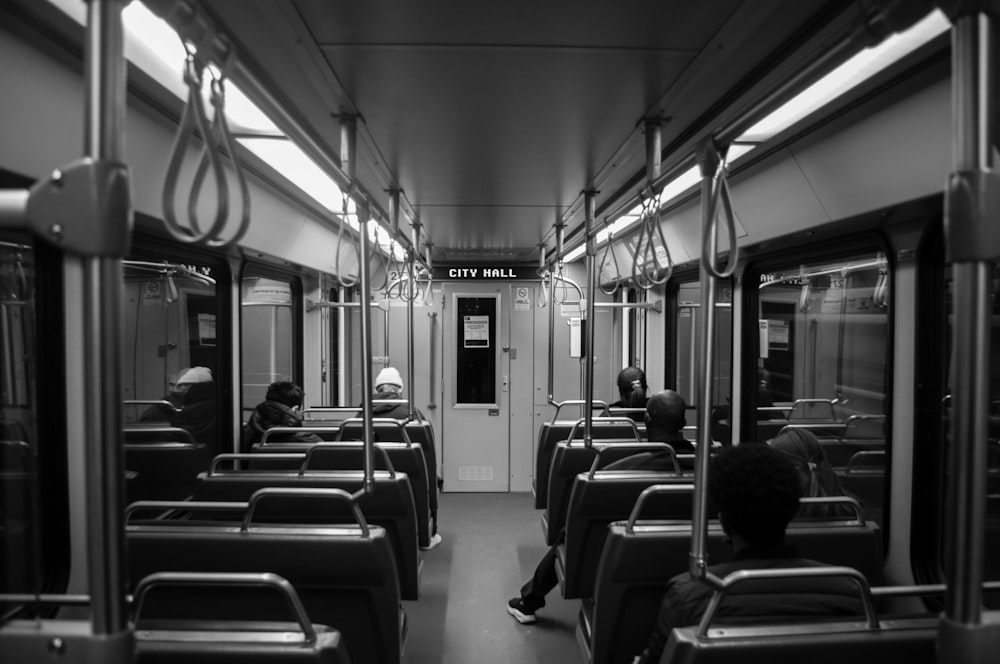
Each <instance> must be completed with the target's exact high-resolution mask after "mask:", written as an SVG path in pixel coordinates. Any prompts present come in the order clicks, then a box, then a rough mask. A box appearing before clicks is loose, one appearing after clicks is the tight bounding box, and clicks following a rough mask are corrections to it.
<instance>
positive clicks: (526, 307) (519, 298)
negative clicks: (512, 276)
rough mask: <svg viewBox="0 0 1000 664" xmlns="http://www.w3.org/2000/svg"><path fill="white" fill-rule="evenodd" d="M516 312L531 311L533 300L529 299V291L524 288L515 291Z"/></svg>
mask: <svg viewBox="0 0 1000 664" xmlns="http://www.w3.org/2000/svg"><path fill="white" fill-rule="evenodd" d="M514 311H531V299H530V298H529V297H528V289H527V288H525V287H524V286H518V287H517V288H515V289H514Z"/></svg>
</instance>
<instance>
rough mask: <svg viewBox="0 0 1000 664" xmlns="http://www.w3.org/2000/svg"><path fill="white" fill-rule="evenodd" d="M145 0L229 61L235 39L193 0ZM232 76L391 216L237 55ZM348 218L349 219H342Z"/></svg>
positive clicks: (366, 201)
mask: <svg viewBox="0 0 1000 664" xmlns="http://www.w3.org/2000/svg"><path fill="white" fill-rule="evenodd" d="M142 2H143V4H144V5H146V7H148V8H149V9H150V11H152V12H153V13H155V14H156V15H157V16H159V17H160V18H162V19H164V20H165V21H166V22H167V23H168V24H170V25H171V27H173V28H174V30H176V31H177V33H178V34H179V35H181V38H182V39H183V40H185V41H189V42H191V43H194V44H201V43H209V44H210V46H209V48H211V49H212V53H211V54H210V56H209V57H210V59H211V60H214V61H216V62H221V63H225V62H227V60H228V59H229V58H230V57H231V51H232V50H233V49H234V46H233V45H232V43H231V42H230V41H229V40H228V39H227V38H226V37H225V36H224V35H223V34H222V33H221V32H219V31H218V28H217V26H214V25H212V24H211V23H210V21H209V19H208V18H207V17H206V16H204V12H201V11H199V10H198V8H197V7H196V6H195V5H194V4H193V3H192V2H190V0H142ZM210 35H214V38H212V39H211V40H210V41H208V39H207V38H208V37H209V36H210ZM230 78H231V79H233V80H235V81H236V82H237V83H238V84H239V86H240V89H241V90H242V91H243V92H244V93H245V94H246V95H247V97H249V98H250V99H252V100H253V101H254V102H255V103H256V104H257V105H258V106H259V107H260V110H261V111H263V113H264V114H265V115H266V116H267V117H268V118H270V119H271V120H272V121H273V122H274V123H275V125H277V126H278V128H279V129H281V130H282V131H283V132H284V133H285V135H286V136H287V137H288V139H289V140H291V141H292V142H293V143H295V144H296V145H297V146H298V147H299V148H301V149H302V151H303V152H305V153H306V154H307V155H308V156H309V158H310V159H312V160H313V161H314V162H315V163H316V165H317V166H319V168H320V169H321V170H322V171H324V172H325V173H326V174H327V175H329V176H330V177H331V178H333V180H334V181H335V182H336V183H337V185H338V186H339V187H340V188H341V190H344V191H351V192H353V193H354V194H355V195H356V198H357V200H356V203H357V204H358V207H359V208H361V207H370V208H371V209H370V211H369V216H370V217H372V218H378V219H382V220H386V221H387V220H389V218H390V217H389V215H388V214H387V213H386V211H385V210H384V209H382V207H381V206H380V205H379V204H378V203H376V202H375V200H376V199H375V197H374V196H373V195H372V194H371V193H370V192H368V191H367V190H366V189H365V188H364V187H362V186H361V185H360V184H359V183H357V181H356V180H355V178H354V177H352V176H350V175H348V173H347V172H346V171H345V169H344V165H343V162H341V161H339V160H338V159H336V158H335V157H334V156H333V155H331V154H330V151H329V150H328V149H327V148H326V146H324V145H323V142H322V141H321V140H320V139H319V138H317V137H316V136H315V134H314V131H313V130H312V129H311V128H309V127H307V126H306V125H305V124H303V123H302V122H301V121H300V120H299V119H298V118H297V117H296V116H294V115H293V114H292V113H291V112H289V111H288V110H287V109H286V108H285V107H284V105H283V104H282V102H280V101H279V100H278V98H277V97H276V96H275V95H274V94H273V93H272V92H271V91H270V90H269V89H268V88H267V87H265V86H264V85H263V84H262V83H261V82H260V80H259V78H258V77H257V76H256V75H255V74H254V73H253V72H252V71H251V70H250V69H249V68H248V67H247V66H246V65H245V64H244V63H243V62H242V61H241V60H240V58H239V57H236V58H235V62H233V64H232V72H231V75H230ZM345 222H346V220H342V221H341V223H345ZM359 232H360V231H359ZM395 240H396V241H397V242H399V243H400V244H403V245H405V246H407V247H410V243H409V240H408V239H406V238H405V236H403V237H400V236H397V237H395Z"/></svg>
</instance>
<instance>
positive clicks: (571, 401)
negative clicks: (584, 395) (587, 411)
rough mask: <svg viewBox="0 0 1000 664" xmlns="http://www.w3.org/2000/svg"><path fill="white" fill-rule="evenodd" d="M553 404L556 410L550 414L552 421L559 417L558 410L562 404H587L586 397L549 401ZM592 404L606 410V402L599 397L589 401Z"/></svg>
mask: <svg viewBox="0 0 1000 664" xmlns="http://www.w3.org/2000/svg"><path fill="white" fill-rule="evenodd" d="M551 403H552V405H553V406H555V407H556V412H555V413H554V414H553V415H552V421H553V422H555V421H556V420H558V419H559V411H560V410H562V407H563V406H585V405H587V400H586V399H567V400H566V401H553V402H551ZM590 403H591V405H592V406H596V407H600V408H601V409H602V410H603V411H604V412H605V413H607V412H608V404H607V403H606V402H604V401H601V400H600V399H594V400H593V401H591V402H590Z"/></svg>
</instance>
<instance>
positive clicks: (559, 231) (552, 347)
mask: <svg viewBox="0 0 1000 664" xmlns="http://www.w3.org/2000/svg"><path fill="white" fill-rule="evenodd" d="M564 228H565V225H564V224H563V223H562V222H559V223H557V224H556V264H555V265H553V266H552V269H551V270H549V405H551V406H558V404H557V403H556V400H555V390H556V367H555V355H556V312H555V304H556V274H555V273H556V270H558V269H559V266H560V265H562V252H563V229H564Z"/></svg>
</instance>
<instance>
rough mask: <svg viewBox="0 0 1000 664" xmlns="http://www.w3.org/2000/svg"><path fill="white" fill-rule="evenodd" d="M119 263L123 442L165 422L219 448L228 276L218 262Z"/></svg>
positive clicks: (155, 258)
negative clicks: (122, 326) (222, 295)
mask: <svg viewBox="0 0 1000 664" xmlns="http://www.w3.org/2000/svg"><path fill="white" fill-rule="evenodd" d="M123 268H124V269H123V275H124V280H125V307H124V309H125V311H124V319H125V329H126V330H128V331H129V333H128V334H126V335H125V349H124V351H125V352H124V356H123V360H122V368H123V371H124V375H123V378H122V388H123V390H124V394H125V409H124V417H125V426H126V429H125V442H126V444H128V443H130V442H134V441H135V440H138V439H140V438H142V439H143V440H148V437H147V436H145V435H144V434H142V433H140V430H141V429H149V428H153V429H157V430H162V429H164V428H170V429H181V430H184V431H186V432H187V433H188V434H190V438H188V437H187V436H181V437H182V438H183V439H184V440H185V441H187V442H188V443H193V444H197V445H205V446H207V447H208V449H209V451H210V452H212V453H216V452H220V451H223V450H222V447H223V446H222V444H221V442H220V440H219V432H220V431H221V430H223V429H224V428H220V427H218V425H217V423H218V422H219V420H220V406H219V394H220V388H219V385H220V382H224V381H222V379H221V378H220V376H224V375H225V371H226V369H225V367H226V366H228V361H227V360H226V359H225V353H224V352H223V351H222V350H221V349H222V348H224V347H225V346H226V344H225V343H223V344H222V345H221V346H220V344H219V339H220V335H219V330H218V328H219V325H218V323H219V320H220V319H221V318H222V317H223V316H224V311H225V309H224V307H223V306H222V303H221V302H220V299H221V298H220V292H219V286H218V284H220V283H223V284H225V283H227V282H228V278H227V277H224V276H223V272H224V271H225V270H226V268H225V265H224V264H222V263H210V262H205V261H201V260H196V259H191V260H184V261H183V262H178V259H177V258H176V257H169V258H168V257H166V256H164V255H155V254H150V255H143V256H141V257H136V258H134V259H131V260H126V261H124V263H123ZM222 338H223V339H224V338H225V337H224V335H223V336H222ZM220 372H221V374H220ZM174 433H175V434H176V435H180V434H179V432H174ZM163 435H165V436H166V435H168V434H166V433H164V434H163ZM129 464H130V461H129V455H128V454H126V469H129V468H128V466H129ZM164 497H166V496H164Z"/></svg>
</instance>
